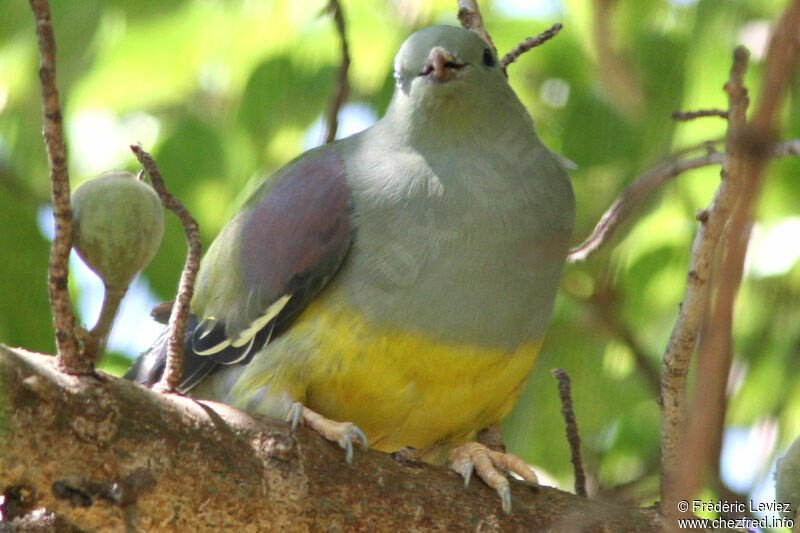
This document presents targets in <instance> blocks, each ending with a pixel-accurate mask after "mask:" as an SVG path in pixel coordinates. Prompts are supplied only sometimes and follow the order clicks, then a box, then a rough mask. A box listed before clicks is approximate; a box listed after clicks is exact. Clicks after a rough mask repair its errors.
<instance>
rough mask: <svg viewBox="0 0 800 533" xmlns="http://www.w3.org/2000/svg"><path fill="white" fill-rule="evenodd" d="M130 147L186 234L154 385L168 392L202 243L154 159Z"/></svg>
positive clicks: (178, 369) (179, 360) (175, 375)
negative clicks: (163, 359) (160, 367)
mask: <svg viewBox="0 0 800 533" xmlns="http://www.w3.org/2000/svg"><path fill="white" fill-rule="evenodd" d="M131 150H132V151H133V153H134V155H135V156H136V158H137V159H138V160H139V163H140V164H141V165H142V167H144V169H145V171H146V172H147V174H148V175H149V176H150V182H151V183H152V185H153V189H155V191H156V193H157V194H158V197H159V198H161V203H162V204H163V205H164V207H165V208H167V209H169V210H170V211H172V212H173V213H175V215H176V216H177V217H178V219H180V221H181V224H183V229H184V232H185V233H186V243H187V246H188V251H187V253H186V263H185V264H184V266H183V271H182V272H181V279H180V281H179V282H178V295H177V297H176V298H175V304H174V305H173V306H172V312H171V313H170V315H169V347H168V349H167V363H166V368H165V370H164V375H163V376H161V380H159V382H158V383H157V384H156V389H157V390H159V391H161V392H172V391H174V390H175V389H176V388H177V387H178V383H179V382H180V379H181V375H182V374H183V341H184V336H185V333H186V322H187V320H188V319H189V304H190V303H191V301H192V294H193V293H194V280H195V278H196V277H197V270H198V269H199V268H200V257H201V255H202V246H201V244H200V235H199V233H198V231H197V221H196V220H195V219H194V217H192V215H191V214H190V213H189V211H188V210H187V209H186V208H185V207H184V206H183V204H182V203H181V201H180V200H178V199H177V198H175V197H174V196H172V194H170V192H169V191H168V190H167V187H166V185H165V184H164V179H163V178H162V177H161V173H160V172H159V171H158V166H157V165H156V162H155V161H153V158H152V157H151V156H150V154H148V153H147V152H145V151H144V150H143V149H142V147H141V146H131Z"/></svg>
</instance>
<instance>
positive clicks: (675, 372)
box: [660, 47, 747, 516]
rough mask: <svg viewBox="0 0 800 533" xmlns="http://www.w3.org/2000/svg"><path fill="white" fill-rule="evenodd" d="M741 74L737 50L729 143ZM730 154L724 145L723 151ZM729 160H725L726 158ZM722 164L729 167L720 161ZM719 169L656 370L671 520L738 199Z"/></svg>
mask: <svg viewBox="0 0 800 533" xmlns="http://www.w3.org/2000/svg"><path fill="white" fill-rule="evenodd" d="M746 70H747V53H746V51H745V50H744V48H742V47H739V48H737V49H736V50H735V51H734V54H733V65H732V67H731V73H730V78H729V80H728V83H727V84H726V86H725V87H726V92H727V93H728V99H729V106H728V110H729V120H728V123H729V137H728V141H730V131H731V129H733V128H736V125H737V124H739V123H740V121H741V118H743V117H744V113H745V110H746V109H747V91H746V90H745V89H744V86H743V84H742V81H743V77H744V73H745V71H746ZM731 148H732V146H731V145H730V143H729V142H728V143H726V151H729V150H730V149H731ZM729 155H730V154H729ZM726 163H729V161H728V160H727V159H726ZM726 166H727V167H728V168H723V172H722V179H721V180H720V185H719V187H718V188H717V191H716V193H715V194H714V198H713V200H712V201H711V205H710V206H709V208H708V209H707V210H706V211H707V214H708V216H707V217H704V220H703V221H701V223H700V226H699V228H698V230H697V234H696V235H695V238H694V242H693V243H692V253H691V257H690V260H689V274H688V278H687V282H686V290H685V292H684V296H683V303H682V304H681V308H680V311H679V313H678V317H677V318H676V320H675V326H674V327H673V330H672V333H671V335H670V339H669V342H668V344H667V348H666V351H665V352H664V356H663V359H662V366H661V398H660V404H661V502H662V508H661V511H662V512H663V513H665V514H667V515H668V516H673V515H674V514H675V513H676V511H677V503H676V502H677V501H678V499H680V498H689V499H691V496H692V495H691V494H681V493H680V492H679V488H678V480H677V476H678V473H679V469H680V464H681V463H682V462H683V461H685V459H686V458H685V451H684V450H683V449H682V447H681V441H682V432H683V430H684V427H685V423H686V376H687V374H688V372H689V362H690V361H691V355H692V352H693V351H694V348H695V345H696V343H697V336H698V332H699V329H700V323H701V322H702V317H703V314H704V312H705V309H706V306H707V305H708V303H709V300H710V294H711V285H710V283H709V277H710V275H711V267H712V264H713V262H714V257H715V254H716V251H717V248H718V244H719V242H720V238H721V236H722V232H723V230H724V228H725V226H726V225H727V223H728V220H729V219H730V215H731V213H732V211H733V208H734V206H735V205H736V202H737V201H738V199H739V193H740V190H741V188H740V186H739V185H740V184H739V183H738V182H737V181H735V180H733V179H729V177H730V174H731V169H730V165H729V164H726Z"/></svg>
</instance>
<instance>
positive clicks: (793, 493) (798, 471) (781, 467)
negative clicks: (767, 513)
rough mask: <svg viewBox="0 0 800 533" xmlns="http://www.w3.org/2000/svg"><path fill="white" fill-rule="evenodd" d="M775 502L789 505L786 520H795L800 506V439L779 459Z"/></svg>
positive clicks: (785, 511) (785, 513)
mask: <svg viewBox="0 0 800 533" xmlns="http://www.w3.org/2000/svg"><path fill="white" fill-rule="evenodd" d="M775 501H777V502H778V503H788V504H791V505H790V507H791V508H790V509H789V510H784V511H783V516H784V517H786V518H794V516H795V513H796V512H797V508H798V506H800V437H798V438H797V440H795V441H794V442H793V443H792V445H791V446H789V449H788V450H786V455H784V456H783V457H782V458H780V459H778V468H777V470H776V472H775Z"/></svg>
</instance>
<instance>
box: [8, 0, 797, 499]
mask: <svg viewBox="0 0 800 533" xmlns="http://www.w3.org/2000/svg"><path fill="white" fill-rule="evenodd" d="M51 4H52V9H53V20H54V24H55V30H56V37H57V42H58V76H59V78H58V81H59V87H60V92H61V99H62V105H63V108H64V111H65V121H66V122H65V123H66V125H67V132H68V143H69V149H70V175H71V179H72V181H73V187H74V186H76V185H77V184H79V183H80V182H81V181H83V180H85V179H88V178H90V177H93V176H95V175H97V174H99V173H100V172H102V171H105V170H109V169H111V168H124V169H128V170H132V171H136V170H137V166H136V164H135V160H134V158H133V157H132V156H131V154H130V152H129V151H128V149H127V146H128V145H129V144H131V143H135V142H139V141H141V142H142V143H143V144H144V148H145V149H146V150H149V151H151V152H152V154H153V155H154V157H155V159H156V161H157V162H158V164H159V165H160V168H161V171H162V174H163V175H164V176H165V178H166V180H167V183H168V186H169V187H170V189H171V190H172V191H173V192H174V193H175V194H176V195H177V196H178V197H179V198H181V200H182V201H183V202H184V203H185V204H186V205H187V206H188V208H189V209H190V211H191V212H192V213H193V214H194V215H195V216H196V218H197V219H198V221H199V223H200V227H201V233H202V239H203V242H204V245H207V244H208V243H209V242H210V240H211V239H212V238H213V237H214V235H215V234H216V233H217V231H218V230H219V229H220V227H221V226H222V224H224V222H225V221H226V220H227V218H228V217H229V216H230V215H231V213H232V212H233V211H235V209H236V207H237V205H238V204H239V203H240V202H241V201H242V200H243V197H244V196H245V194H244V193H243V192H242V191H246V190H250V189H252V187H253V185H254V183H257V182H258V181H259V180H261V179H263V177H264V176H266V175H268V174H269V173H270V172H271V171H272V170H274V169H276V168H278V167H279V166H280V165H282V164H284V163H285V162H287V161H288V160H289V159H291V158H293V157H295V156H296V155H297V154H298V153H299V152H301V151H302V142H303V138H304V135H305V131H306V130H307V129H308V128H309V126H310V125H311V124H312V123H313V122H314V121H315V120H318V119H319V117H320V116H321V114H322V113H323V112H324V110H325V108H326V106H327V100H328V97H329V95H330V93H331V90H332V87H333V84H334V79H335V72H336V69H337V68H338V50H339V43H338V38H337V36H336V33H335V30H334V28H333V24H332V21H331V20H330V19H329V18H328V17H325V16H319V15H318V14H319V13H320V12H321V11H322V10H323V8H324V7H325V4H326V2H324V1H322V0H305V1H296V2H292V1H277V0H275V1H270V0H265V1H251V0H231V1H228V2H221V1H200V0H185V1H183V0H159V1H155V0H147V1H142V0H136V1H132V0H105V1H102V2H101V1H99V0H94V1H91V0H82V1H80V2H74V1H71V0H53V1H52V2H51ZM534 4H535V3H534ZM612 4H613V8H612V9H611V10H610V11H609V17H608V19H607V20H605V21H603V20H600V21H598V16H597V13H596V12H594V10H593V9H592V6H593V4H592V3H590V2H588V1H587V0H582V1H579V0H564V1H563V2H560V3H558V2H549V3H547V2H544V3H543V4H542V5H543V6H544V7H543V8H542V10H541V12H539V13H538V14H534V15H529V18H525V17H521V16H512V15H513V14H514V7H513V5H512V3H511V2H505V3H504V4H502V5H501V3H500V2H499V1H495V2H483V3H482V8H483V10H484V16H485V18H486V23H487V27H488V30H489V32H490V33H491V34H492V36H493V37H494V39H495V44H496V45H497V47H498V49H499V51H500V53H504V52H505V51H507V50H509V49H510V48H511V47H512V46H514V45H515V44H517V43H518V42H519V41H520V40H522V39H523V38H524V37H526V36H529V35H532V34H536V33H539V32H540V31H542V30H544V29H545V28H546V27H548V26H549V25H550V24H552V23H553V22H555V21H561V22H563V23H564V30H563V31H562V32H561V34H560V35H559V36H558V37H556V38H555V39H554V40H553V41H551V42H549V43H547V44H546V45H545V46H542V47H540V48H536V49H534V50H533V51H532V52H530V53H528V54H525V55H524V56H523V57H522V58H520V59H519V60H518V62H517V63H515V64H514V65H512V66H510V67H509V75H510V81H511V84H512V86H513V87H514V88H515V89H516V90H517V92H518V93H519V95H520V97H521V99H522V100H523V101H524V102H525V104H526V105H527V106H528V108H529V110H530V112H531V114H532V116H533V117H534V119H535V120H536V123H537V127H538V130H539V133H540V135H541V137H542V138H543V140H544V141H545V143H546V144H547V145H548V146H550V147H551V149H553V150H555V151H558V152H560V153H562V154H564V155H565V156H566V157H568V158H569V159H571V160H572V161H574V162H575V163H576V164H577V169H576V170H575V171H573V172H572V178H573V183H574V185H575V190H576V196H577V205H578V220H577V225H576V233H575V244H577V243H578V242H580V240H581V239H582V238H583V237H585V236H586V235H588V234H589V232H590V231H591V229H592V227H593V225H594V224H595V223H596V221H597V220H598V219H599V217H600V215H601V214H602V213H603V211H604V210H605V209H606V208H607V207H608V206H609V205H610V204H611V202H612V201H613V200H614V199H615V197H616V196H617V195H618V194H619V192H620V191H621V190H622V189H623V188H624V187H625V185H626V184H628V183H629V182H631V181H632V180H633V179H634V178H635V177H636V176H637V175H638V174H641V173H642V172H644V171H645V170H647V169H649V168H651V167H652V166H654V165H655V164H657V163H658V162H660V161H662V160H663V159H664V158H665V157H666V155H667V154H669V153H671V152H673V151H676V150H680V149H683V148H686V147H690V146H695V145H697V144H698V143H702V142H704V141H707V140H711V139H719V138H721V137H722V136H723V135H724V132H725V123H724V121H723V120H721V119H718V118H706V119H701V120H696V121H693V122H689V123H675V122H673V121H671V120H670V118H669V115H670V113H671V112H672V111H675V110H691V109H697V108H708V107H720V108H724V107H725V105H726V96H725V94H724V92H723V91H722V85H723V84H724V82H725V81H726V79H727V75H728V69H729V67H730V58H731V53H732V50H733V47H734V46H735V45H736V44H738V43H740V42H745V43H747V44H749V45H750V46H751V47H752V48H753V50H752V51H753V54H752V56H751V68H750V70H749V71H748V74H747V77H746V84H747V86H748V87H749V88H750V94H751V98H752V99H753V100H755V99H756V98H757V97H758V92H759V81H760V75H761V57H762V51H760V50H759V49H758V47H759V43H763V41H764V36H765V35H766V30H767V29H768V28H769V24H770V21H774V20H775V18H776V16H777V14H778V13H779V10H780V9H781V8H782V6H783V5H784V2H780V1H778V0H729V1H726V2H720V1H718V0H700V1H698V2H692V1H688V0H683V1H680V2H678V1H674V2H670V1H667V0H645V1H637V2H616V3H612ZM0 6H1V7H2V13H3V16H2V17H0V190H1V191H2V192H1V193H0V213H3V215H2V218H3V220H4V229H3V230H2V231H0V250H2V259H0V299H1V300H0V301H2V302H3V305H2V306H0V339H1V340H2V341H3V342H5V343H7V344H11V345H22V346H25V347H26V348H29V349H34V350H41V351H52V350H53V341H52V327H51V319H50V316H49V311H48V305H47V293H46V286H45V280H46V265H47V256H48V244H47V241H46V239H45V238H44V237H43V236H42V235H41V234H40V233H39V231H38V229H37V223H36V217H37V212H38V210H39V209H40V207H41V206H42V205H44V204H46V203H47V202H48V194H49V193H48V178H47V167H46V159H45V153H44V149H43V144H42V139H41V115H40V113H41V104H40V100H39V86H38V78H37V72H36V69H37V51H36V37H35V35H34V29H33V19H32V15H31V13H30V11H29V6H28V3H27V2H24V1H21V0H18V1H17V0H14V1H12V0H2V3H1V4H0ZM548 6H549V7H548ZM343 7H344V10H345V17H346V21H347V33H348V39H349V42H350V49H351V55H352V61H353V63H352V66H351V71H350V81H351V84H352V87H351V92H350V97H349V101H350V102H360V103H363V104H365V105H367V106H370V107H371V108H373V109H374V110H375V112H376V113H377V114H380V113H382V111H383V110H384V109H385V107H386V104H387V102H388V99H389V97H390V95H391V91H392V88H393V82H392V77H391V62H392V57H393V54H394V52H395V51H396V49H397V48H398V46H399V44H400V43H401V42H402V40H403V39H404V38H405V37H406V36H407V35H408V34H409V33H411V32H412V31H413V30H415V29H417V28H419V27H422V26H425V25H428V24H431V23H447V24H456V23H457V22H456V19H455V11H456V9H455V1H452V0H448V1H447V2H445V1H442V0H437V1H434V2H428V1H424V0H404V1H393V2H387V3H379V2H374V1H370V0H344V1H343ZM501 8H503V9H501ZM509 12H510V13H511V14H512V15H509V14H508V13H509ZM603 43H605V46H607V47H608V48H607V49H605V51H604V50H603V49H602V46H603ZM797 96H798V95H797V91H796V86H795V91H794V92H793V93H792V94H791V95H790V97H789V100H788V102H787V104H786V106H785V107H784V109H783V110H782V111H781V117H780V118H781V123H782V125H783V135H782V137H783V138H786V139H788V138H794V137H800V105H797V104H798V102H797ZM799 176H800V161H799V160H798V159H797V158H789V159H785V160H780V161H775V162H774V163H773V164H772V165H771V167H770V171H769V176H768V179H767V182H766V187H765V190H764V193H763V198H762V201H761V203H760V206H759V220H760V223H759V225H758V234H759V235H762V236H767V237H768V236H769V235H770V232H771V231H773V230H775V228H779V227H781V225H782V224H787V223H788V222H791V221H792V220H795V221H796V220H797V218H796V217H798V216H800V207H799V206H800V202H798V197H799V195H800V179H798V177H799ZM718 181H719V170H718V168H713V167H712V168H705V169H700V170H696V171H693V172H691V173H687V174H685V175H683V176H681V177H680V178H679V179H677V180H675V181H674V182H672V183H670V184H668V185H666V186H665V187H663V189H662V190H661V191H660V192H659V193H658V194H657V195H656V197H654V198H652V199H650V200H649V201H648V202H647V203H646V204H645V205H644V206H642V207H641V208H640V209H639V211H638V213H637V217H636V219H635V221H634V222H630V223H628V224H627V225H626V227H625V229H624V231H623V232H621V234H620V235H618V236H617V237H616V238H615V239H614V241H613V242H612V243H611V245H610V246H608V247H606V248H605V249H604V250H603V251H602V252H601V253H600V254H598V255H597V256H594V257H592V258H591V259H590V260H589V261H588V262H587V263H585V264H581V265H570V266H569V267H568V268H567V270H566V273H565V277H564V280H563V284H562V290H561V293H560V295H559V299H558V302H557V308H556V311H555V314H554V318H553V324H552V327H551V329H550V332H549V334H548V338H547V341H546V344H545V347H544V350H543V352H542V355H541V358H540V364H539V365H538V368H537V370H536V372H535V374H534V376H533V377H532V379H531V383H530V386H529V387H528V389H527V390H526V392H525V393H524V395H523V397H522V399H521V401H520V403H519V405H518V406H517V408H516V409H515V410H514V412H513V413H512V415H511V416H510V417H509V418H508V419H507V421H506V423H505V428H504V430H505V435H506V440H507V442H508V444H509V447H510V449H511V450H512V451H515V452H517V453H519V454H520V455H522V456H523V457H524V458H526V459H527V460H529V461H531V462H532V463H534V464H535V465H537V466H538V467H539V468H540V469H541V471H542V472H545V473H547V474H548V475H550V476H551V477H552V479H554V480H555V482H557V483H558V484H559V485H560V486H562V487H564V488H569V487H570V483H571V481H570V480H571V467H570V462H569V452H568V447H567V444H566V441H565V439H564V437H563V433H564V428H563V423H562V421H561V418H560V414H559V410H560V406H559V403H558V398H557V394H556V384H555V381H554V380H553V378H552V377H551V375H550V370H551V369H552V368H554V367H563V368H565V369H566V370H567V371H568V373H569V374H570V375H571V377H572V382H573V394H574V402H575V406H576V407H575V408H576V414H577V418H578V423H579V425H580V430H581V435H582V438H583V443H584V453H585V455H586V457H585V463H586V465H587V468H588V470H589V474H590V477H591V479H592V483H593V487H594V489H595V490H597V491H600V492H604V491H610V490H611V489H612V488H613V487H617V486H619V485H622V484H627V485H625V489H624V490H622V491H621V492H618V496H620V495H621V497H624V498H629V499H630V500H631V501H635V502H639V503H648V502H650V501H652V500H653V499H654V498H655V497H656V495H657V486H658V484H657V473H658V458H659V448H658V435H659V411H658V406H657V403H656V398H657V391H656V390H655V389H654V387H653V386H652V385H653V384H652V381H651V380H648V379H647V377H646V376H647V375H648V372H649V373H650V375H652V374H653V373H656V374H657V372H658V371H659V368H660V356H661V354H662V352H663V350H664V348H665V346H666V341H667V338H668V336H669V333H670V330H671V328H672V324H673V321H674V319H675V316H676V312H677V310H678V305H679V302H680V299H681V297H682V293H683V289H684V283H685V276H686V265H687V261H688V257H689V249H690V244H691V240H692V237H693V235H694V232H695V230H696V228H697V222H696V221H695V219H694V214H695V212H696V211H697V210H698V209H700V208H703V207H705V206H706V205H707V204H708V203H709V201H710V199H711V196H712V194H713V191H714V189H715V188H716V186H717V184H718ZM168 218H169V219H171V220H170V222H169V223H168V227H167V232H166V235H165V239H164V242H163V245H162V246H161V249H160V251H159V253H158V255H157V256H156V258H155V260H154V261H153V263H152V264H151V265H150V267H148V269H147V270H146V271H145V273H144V275H145V276H146V277H147V279H148V280H149V282H150V284H151V287H152V288H153V290H154V291H155V292H156V293H157V295H158V297H159V298H161V299H163V300H167V299H171V298H172V297H173V294H172V293H173V291H174V290H175V287H176V286H177V280H178V276H179V272H180V269H181V266H182V264H183V261H184V253H185V244H184V241H183V232H182V229H181V228H180V226H179V225H178V223H177V222H175V221H174V219H173V217H168ZM795 227H797V226H795ZM774 240H775V239H773V241H774ZM767 241H769V239H765V240H764V243H766V242H767ZM756 244H757V243H756ZM798 246H800V237H798V234H794V235H793V236H792V235H791V234H790V235H788V236H787V237H786V238H785V239H784V241H783V242H781V241H779V245H778V246H775V245H774V243H773V245H772V246H771V247H769V246H767V245H766V244H765V245H764V246H755V247H754V248H753V249H752V250H751V252H757V253H759V254H761V256H760V258H761V260H763V262H764V264H770V261H771V256H770V255H769V254H773V255H775V256H776V257H778V256H781V254H783V257H784V263H785V264H784V266H782V267H780V268H773V269H772V271H770V270H769V269H767V270H764V268H761V269H755V268H754V269H750V270H748V271H747V274H746V278H745V281H744V285H743V288H742V291H741V294H740V296H739V299H738V302H737V309H736V310H737V313H738V315H737V323H736V329H735V341H736V345H735V353H734V370H735V372H734V373H733V376H732V378H731V380H730V391H729V392H730V408H729V412H728V416H727V423H728V424H730V425H732V426H742V427H756V426H758V427H768V428H771V431H767V432H763V431H762V432H761V433H760V434H766V435H767V436H766V437H764V438H763V439H762V440H761V441H759V446H758V448H757V449H754V450H753V455H754V457H755V458H756V459H755V460H756V461H758V462H760V464H761V465H762V472H761V474H760V475H759V476H758V477H757V479H755V480H754V481H753V484H756V483H759V482H763V481H764V480H766V479H767V478H768V477H769V473H768V467H769V465H770V463H771V461H772V459H773V457H774V455H775V453H777V450H780V449H782V448H784V447H785V446H786V445H787V444H788V443H789V442H790V441H791V440H792V439H793V438H794V437H795V436H796V435H797V433H799V432H800V384H799V382H798V380H797V376H798V372H800V365H798V364H797V362H798V347H800V306H798V305H797V302H798V301H799V300H798V299H799V298H800V266H798V263H797V261H796V259H797V257H796V255H795V256H794V259H791V257H792V256H791V253H797V251H798ZM786 254H790V255H789V257H790V259H789V260H788V263H787V261H786V260H785V257H786ZM774 261H778V262H779V258H778V259H774ZM118 327H125V326H124V325H121V326H118ZM125 364H126V363H125V360H124V359H122V358H121V357H120V356H118V355H117V356H113V357H110V358H109V359H107V362H106V365H107V368H109V369H112V370H113V371H115V372H120V371H121V370H122V369H123V368H124V366H125Z"/></svg>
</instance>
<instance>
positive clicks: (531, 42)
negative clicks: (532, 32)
mask: <svg viewBox="0 0 800 533" xmlns="http://www.w3.org/2000/svg"><path fill="white" fill-rule="evenodd" d="M562 27H563V26H562V25H561V23H559V22H556V23H555V24H553V25H552V26H550V27H549V28H547V29H546V30H544V31H543V32H542V33H540V34H539V35H537V36H536V37H528V38H527V39H525V40H524V41H522V42H521V43H519V44H518V45H517V46H515V47H514V48H512V49H511V51H510V52H508V53H507V54H506V55H504V56H503V59H501V60H500V68H501V69H503V72H505V71H506V68H507V67H508V65H510V64H511V63H513V62H514V61H516V60H517V59H518V58H519V56H521V55H522V54H524V53H525V52H527V51H528V50H531V49H532V48H535V47H537V46H541V45H543V44H544V43H546V42H547V41H549V40H550V39H552V38H553V37H555V36H556V35H558V32H560V31H561V28H562Z"/></svg>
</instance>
